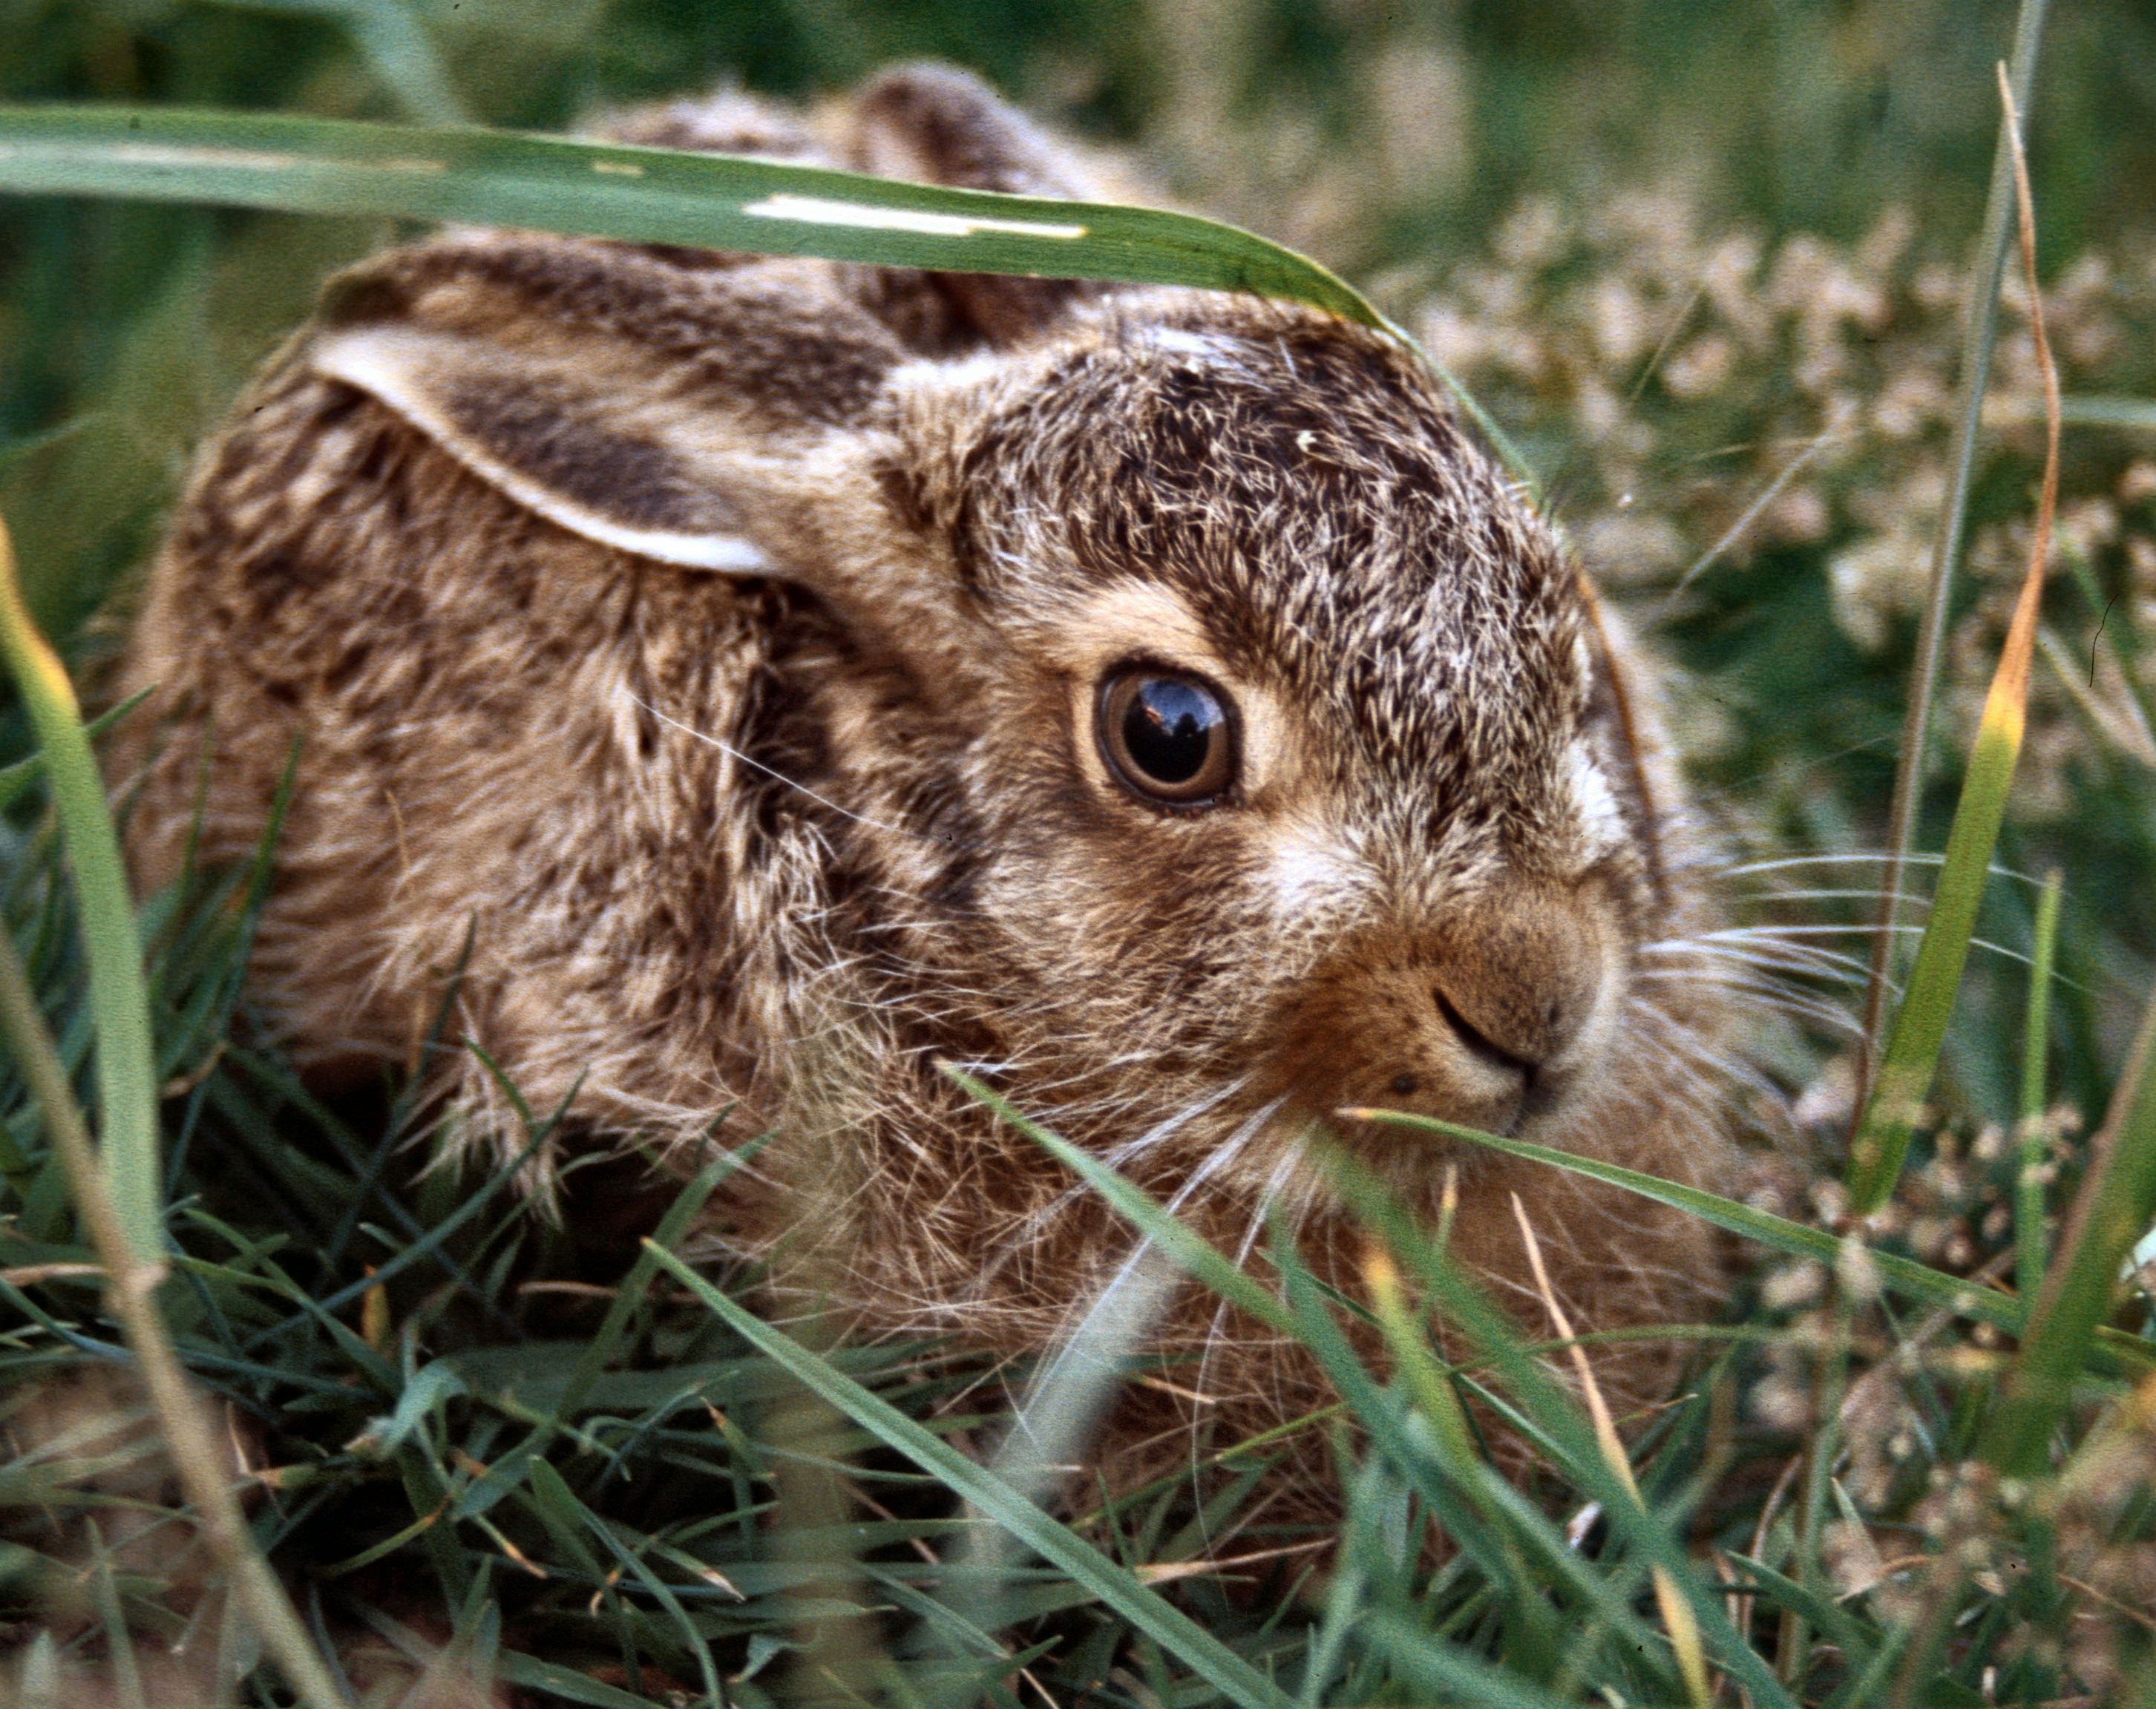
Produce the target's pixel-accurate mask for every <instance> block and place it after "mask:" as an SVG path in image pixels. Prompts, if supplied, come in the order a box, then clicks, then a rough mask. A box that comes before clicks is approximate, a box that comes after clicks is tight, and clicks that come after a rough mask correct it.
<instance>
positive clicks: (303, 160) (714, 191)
mask: <svg viewBox="0 0 2156 1709" xmlns="http://www.w3.org/2000/svg"><path fill="white" fill-rule="evenodd" d="M0 191H13V192H16V193H18V194H25V195H60V196H115V197H126V198H139V199H147V200H151V201H161V202H205V203H219V204H222V205H224V206H228V207H239V208H275V209H280V210H281V211H283V212H285V213H329V214H362V215H375V216H387V217H390V218H402V219H425V220H457V221H465V222H470V223H475V224H480V225H494V226H515V227H525V228H534V229H538V230H545V231H558V232H572V233H580V234H585V235H588V236H593V237H608V238H621V239H629V240H632V241H635V242H641V243H667V244H694V245H698V246H701V247H705V248H710V249H737V250H750V251H754V252H757V253H759V254H785V255H822V256H827V257H829V259H833V260H838V261H865V262H878V263H883V264H888V265H891V266H899V267H928V268H935V269H940V270H943V271H947V272H971V273H1009V274H1019V275H1029V276H1034V277H1039V278H1051V279H1101V280H1117V281H1122V282H1127V283H1133V284H1153V285H1197V286H1203V287H1207V288H1210V289H1214V290H1239V291H1255V292H1258V293H1260V294H1262V295H1267V296H1279V297H1290V298H1293V299H1294V300H1296V301H1299V302H1306V303H1309V304H1312V305H1314V306H1316V307H1318V308H1321V309H1326V310H1330V311H1331V312H1332V313H1334V314H1336V315H1340V316H1345V317H1346V318H1347V319H1349V320H1353V321H1362V322H1363V323H1364V324H1366V325H1368V326H1377V325H1379V324H1381V321H1380V317H1379V316H1378V312H1377V310H1374V309H1373V308H1372V307H1371V306H1370V305H1369V304H1368V302H1366V301H1365V300H1363V297H1362V296H1361V295H1359V294H1358V292H1356V291H1355V290H1353V289H1351V288H1350V287H1349V286H1348V285H1346V284H1344V283H1342V281H1341V280H1339V279H1337V278H1336V277H1334V276H1333V275H1332V274H1331V273H1328V272H1327V271H1326V269H1323V268H1322V267H1320V266H1319V265H1317V263H1315V262H1313V261H1310V260H1307V259H1305V258H1304V257H1302V256H1301V255H1297V254H1294V253H1293V252H1292V251H1291V250H1288V249H1282V248H1281V247H1280V245H1278V244H1271V243H1268V242H1266V241H1265V239H1262V238H1260V237H1255V236H1254V235H1252V234H1250V233H1249V232H1245V231H1242V230H1240V229H1238V228H1235V227H1234V226H1229V225H1223V224H1220V223H1217V222H1215V221H1212V220H1207V219H1199V218H1194V217H1193V216H1191V215H1188V214H1182V213H1167V212H1164V211H1163V210H1160V209H1157V208H1125V207H1119V206H1116V205H1113V204H1110V203H1086V202H1065V201H1058V200H1054V199H1050V198H1041V197H1024V196H1004V195H998V194H996V193H993V192H988V191H983V190H954V189H947V188H942V187H936V186H931V185H925V184H909V183H901V182H897V181H896V180H893V179H888V178H872V177H864V176H862V175H860V174H859V173H854V172H828V171H824V170H822V169H819V168H817V167H801V166H789V165H787V164H785V163H784V162H779V161H773V160H750V159H742V158H737V157H731V156H725V155H709V154H689V153H680V152H675V151H670V150H665V149H650V148H630V147H625V146H619V145H615V144H608V143H594V142H576V141H567V140H566V139H563V138H559V137H542V136H518V135H512V134H510V133H508V132H503V131H482V130H476V129H453V130H426V129H421V128H418V127H416V126H398V125H376V124H366V123H362V122H358V121H350V120H336V119H316V118H305V117H300V116H296V115H287V114H262V113H248V114H242V113H217V112H200V111H188V110H177V109H172V108H161V107H87V106H81V107H60V106H53V107H35V106H5V107H0Z"/></svg>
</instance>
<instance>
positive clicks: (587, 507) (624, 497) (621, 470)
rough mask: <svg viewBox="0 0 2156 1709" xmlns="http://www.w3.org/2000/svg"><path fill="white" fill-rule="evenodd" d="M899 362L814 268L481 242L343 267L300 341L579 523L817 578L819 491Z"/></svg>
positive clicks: (351, 381) (630, 545)
mask: <svg viewBox="0 0 2156 1709" xmlns="http://www.w3.org/2000/svg"><path fill="white" fill-rule="evenodd" d="M902 354H903V352H902V351H901V347H900V346H899V345H898V343H897V341H896V339H895V338H894V337H893V336H892V335H891V333H890V331H888V330H887V329H885V327H884V326H882V325H881V324H880V323H879V322H878V321H875V319H874V318H873V317H872V316H870V315H868V314H867V313H866V312H865V311H864V310H861V309H860V307H859V306H857V305H855V304H854V303H853V302H851V301H850V300H847V299H845V298H844V297H843V296H841V295H839V294H838V293H837V291H836V290H834V289H833V288H831V287H830V286H829V285H824V284H821V283H820V282H819V275H817V274H816V273H815V272H814V271H813V270H812V269H805V268H796V267H789V266H787V265H784V264H770V265H768V266H757V267H752V268H742V269H732V270H731V271H727V272H723V273H721V272H703V273H688V272H685V271H684V270H683V269H676V268H670V267H666V266H665V265H663V264H660V263H658V262H655V261H652V260H650V259H647V258H645V257H643V256H641V255H639V254H637V253H635V252H634V251H631V250H628V249H617V248H613V247H610V246H606V245H601V244H578V243H573V242H567V241H563V240H559V239H552V240H535V239H515V238H503V239H489V238H483V237H481V238H473V239H463V240H451V241H447V242H442V243H437V244H429V245H425V246H423V247H420V248H418V249H408V250H404V251H401V252H394V253H392V254H388V255H385V256H382V257H379V258H377V259H376V260H374V261H372V262H370V263H367V264H365V265H363V266H362V267H361V268H360V269H356V270H355V271H354V272H352V273H350V274H347V275H344V276H343V278H342V279H341V280H340V281H339V282H338V283H337V284H336V285H334V286H333V287H332V289H331V292H330V294H329V295H328V296H327V297H326V300H325V302H324V305H323V310H322V313H321V316H320V317H319V318H318V320H317V322H316V329H315V330H314V331H313V332H312V333H311V335H310V338H309V341H308V343H307V346H306V347H305V359H306V360H307V361H308V362H310V363H311V365H312V366H313V367H314V368H315V369H316V371H317V372H321V373H322V374H324V375H326V376H328V377H331V378H333V379H337V380H341V381H343V382H346V384H348V385H352V386H354V387H358V388H359V389H360V390H361V391H362V392H365V393H368V394H370V395H371V396H372V397H374V398H377V399H378V400H380V401H381V402H382V403H385V404H387V405H388V407H389V408H392V409H393V410H395V411H396V412H397V413H398V414H399V415H401V416H403V418H405V419H406V420H407V421H408V422H409V423H411V424H412V425H413V427H415V428H417V429H418V430H419V431H420V432H421V433H423V434H425V435H426V436H427V437H428V438H429V439H431V440H433V441H434V443H435V444H438V445H439V446H440V447H441V448H442V449H444V450H445V451H447V452H448V453H449V454H450V455H451V456H453V457H454V458H455V459H457V460H458V461H459V462H460V463H462V464H464V465H465V467H466V468H467V469H469V470H471V471H472V472H473V473H474V474H475V475H479V476H480V478H481V479H483V480H486V481H487V482H489V483H490V485H494V486H495V487H496V488H498V489H499V490H500V491H502V492H503V493H505V494H506V495H508V496H510V497H511V498H512V499H514V500H516V502H517V503H518V504H520V505H521V506H525V507H526V508H528V509H530V510H531V511H536V512H537V513H538V514H540V515H541V516H545V517H547V518H548V519H549V520H550V521H553V522H556V523H558V524H559V525H560V526H562V527H564V528H567V529H568V530H570V531H572V532H573V533H577V534H579V535H583V536H585V537H587V538H588V539H591V540H594V541H599V542H601V543H603V544H605V545H608V546H612V547H620V548H622V549H623V550H624V551H628V552H636V553H639V554H640V555H642V556H644V557H653V558H658V559H660V560H663V561H665V562H669V563H675V564H682V565H686V566H689V567H694V568H697V569H703V570H713V571H719V572H730V573H735V574H776V575H780V576H785V577H788V578H791V579H799V580H803V581H807V582H813V581H814V580H815V579H816V575H815V572H814V566H815V564H816V562H817V561H818V559H819V557H820V556H821V554H820V553H819V551H818V550H816V549H815V548H814V546H813V545H812V544H810V543H809V542H806V541H803V540H802V539H800V538H799V537H798V536H800V534H801V532H802V531H803V527H804V526H808V520H807V519H808V516H809V514H810V511H811V509H812V507H811V506H808V505H806V504H804V502H803V499H802V497H801V492H802V488H803V480H814V479H820V480H824V481H825V482H829V481H831V480H838V481H839V483H840V485H841V487H842V488H843V487H844V485H845V484H846V477H845V475H844V464H845V462H846V453H847V451H848V449H849V447H850V445H851V444H852V443H853V442H854V440H855V438H856V437H857V434H855V429H856V427H857V425H858V423H859V421H860V418H861V416H862V414H863V413H864V412H865V410H866V409H867V408H868V406H869V405H870V402H871V400H872V399H873V398H875V396H876V395H877V393H878V391H879V388H880V386H881V383H882V382H883V379H884V377H885V374H886V372H888V371H889V369H890V368H891V366H892V364H893V363H894V362H896V361H898V360H900V359H901V357H902ZM819 471H820V472H819ZM824 501H825V503H826V505H827V506H829V505H831V504H837V505H839V506H843V504H844V494H843V491H841V492H839V493H838V494H831V493H829V491H828V490H827V491H826V493H825V495H824ZM804 570H805V572H804ZM818 591H819V592H827V591H830V590H828V589H824V588H819V589H818Z"/></svg>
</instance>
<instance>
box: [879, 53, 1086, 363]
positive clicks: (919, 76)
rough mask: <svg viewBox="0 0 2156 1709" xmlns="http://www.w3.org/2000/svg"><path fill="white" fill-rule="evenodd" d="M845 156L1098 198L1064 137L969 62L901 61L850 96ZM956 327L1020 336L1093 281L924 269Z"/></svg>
mask: <svg viewBox="0 0 2156 1709" xmlns="http://www.w3.org/2000/svg"><path fill="white" fill-rule="evenodd" d="M854 126H855V136H854V144H853V156H854V160H853V163H854V165H855V167H857V168H858V169H859V170H860V171H862V172H870V173H873V174H874V175H875V177H881V178H906V179H911V181H912V182H916V183H923V184H947V185H949V186H951V187H952V188H953V189H962V190H1000V191H1002V192H1004V193H1006V194H1009V195H1019V196H1059V197H1068V198H1079V199H1083V200H1096V199H1099V198H1101V195H1102V187H1101V185H1100V184H1098V183H1097V182H1095V181H1094V177H1093V175H1092V174H1091V173H1089V172H1086V170H1085V169H1084V167H1083V166H1082V165H1081V162H1080V159H1079V157H1078V155H1077V153H1076V151H1075V150H1074V149H1073V148H1071V147H1070V146H1069V145H1067V144H1064V143H1060V142H1058V141H1055V140H1053V139H1051V138H1050V136H1048V135H1047V134H1046V133H1045V131H1041V130H1040V129H1039V126H1035V125H1034V123H1033V122H1032V121H1030V120H1029V119H1028V118H1027V117H1026V116H1025V115H1024V114H1022V113H1020V112H1019V111H1018V110H1016V109H1015V108H1014V107H1012V106H1010V105H1008V104H1007V103H1006V102H1004V101H1003V100H1000V99H999V98H998V96H997V95H996V93H995V91H994V90H991V89H990V88H989V87H988V85H986V84H985V83H983V82H982V81H981V80H980V79H978V77H976V76H974V75H973V74H972V73H971V72H968V71H961V70H958V69H956V68H955V67H952V66H949V65H935V64H920V65H900V66H896V67H894V68H893V69H891V70H889V71H886V72H884V73H883V74H881V75H880V76H878V77H876V78H875V79H874V80H871V81H870V82H869V83H867V84H865V85H863V86H862V88H861V89H860V91H859V93H857V94H856V95H855V97H854ZM927 278H928V279H929V280H930V281H931V282H932V285H933V287H934V289H935V290H937V293H938V294H939V295H942V298H943V299H944V300H946V301H947V303H948V304H949V305H950V306H951V308H952V310H955V311H956V313H957V317H958V319H959V321H961V323H962V326H963V327H964V329H965V330H966V331H968V332H970V333H971V334H972V335H973V336H975V337H977V338H980V339H983V340H985V341H988V343H990V344H995V345H1002V346H1009V345H1014V344H1018V343H1021V342H1023V341H1025V340H1026V339H1028V338H1029V337H1032V336H1036V335H1037V334H1039V333H1040V332H1041V331H1045V330H1046V329H1048V328H1049V327H1050V326H1053V325H1054V324H1055V322H1056V321H1058V320H1060V318H1061V316H1062V315H1063V313H1064V311H1065V310H1066V309H1068V308H1069V307H1070V305H1072V304H1073V303H1075V302H1080V301H1082V300H1086V299H1087V298H1089V297H1092V296H1096V295H1099V293H1100V290H1101V287H1100V286H1099V285H1095V284H1092V283H1091V282H1089V281H1085V280H1066V279H1018V278H1006V277H1004V276H1001V275H995V274H986V273H932V274H930V275H927Z"/></svg>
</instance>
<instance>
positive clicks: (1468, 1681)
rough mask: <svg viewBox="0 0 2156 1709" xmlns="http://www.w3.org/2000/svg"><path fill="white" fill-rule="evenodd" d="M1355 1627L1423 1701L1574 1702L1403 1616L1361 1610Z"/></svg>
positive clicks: (1527, 1706) (1565, 1707)
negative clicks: (1362, 1614) (1422, 1627)
mask: <svg viewBox="0 0 2156 1709" xmlns="http://www.w3.org/2000/svg"><path fill="white" fill-rule="evenodd" d="M1360 1625H1361V1629H1362V1633H1363V1637H1364V1638H1365V1639H1366V1640H1368V1642H1369V1643H1371V1644H1373V1645H1375V1646H1376V1647H1377V1648H1378V1649H1379V1650H1382V1651H1383V1652H1384V1655H1385V1657H1386V1659H1387V1660H1389V1661H1390V1662H1391V1663H1392V1665H1393V1666H1394V1669H1395V1670H1397V1671H1398V1672H1399V1675H1400V1676H1401V1678H1403V1679H1404V1680H1405V1681H1407V1683H1408V1684H1409V1686H1412V1687H1413V1688H1414V1690H1415V1691H1418V1692H1420V1693H1423V1694H1424V1697H1425V1700H1426V1701H1430V1702H1435V1703H1459V1704H1476V1705H1482V1706H1486V1709H1569V1706H1570V1705H1571V1704H1572V1703H1573V1701H1574V1700H1573V1699H1572V1698H1569V1697H1560V1696H1556V1695H1555V1694H1554V1693H1553V1692H1550V1691H1545V1690H1544V1689H1543V1687H1542V1686H1538V1685H1536V1684H1535V1683H1533V1682H1532V1681H1530V1680H1527V1679H1524V1678H1522V1676H1520V1675H1518V1674H1516V1673H1512V1672H1510V1671H1507V1670H1505V1669H1502V1668H1499V1667H1495V1666H1492V1665H1491V1664H1490V1663H1489V1662H1486V1661H1485V1660H1482V1659H1481V1657H1480V1656H1478V1655H1475V1654H1474V1653H1473V1652H1472V1651H1471V1650H1466V1649H1464V1648H1462V1647H1461V1646H1460V1645H1455V1644H1451V1643H1448V1642H1447V1641H1446V1640H1445V1639H1443V1638H1442V1637H1440V1636H1438V1635H1435V1634H1433V1633H1430V1632H1425V1631H1424V1630H1422V1629H1420V1628H1419V1627H1417V1626H1416V1625H1414V1624H1413V1623H1412V1622H1411V1621H1409V1619H1407V1618H1406V1617H1405V1616H1404V1615H1402V1614H1394V1613H1393V1612H1391V1611H1389V1610H1388V1609H1376V1610H1373V1612H1371V1613H1369V1614H1365V1615H1364V1616H1363V1619H1362V1621H1361V1622H1360Z"/></svg>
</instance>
